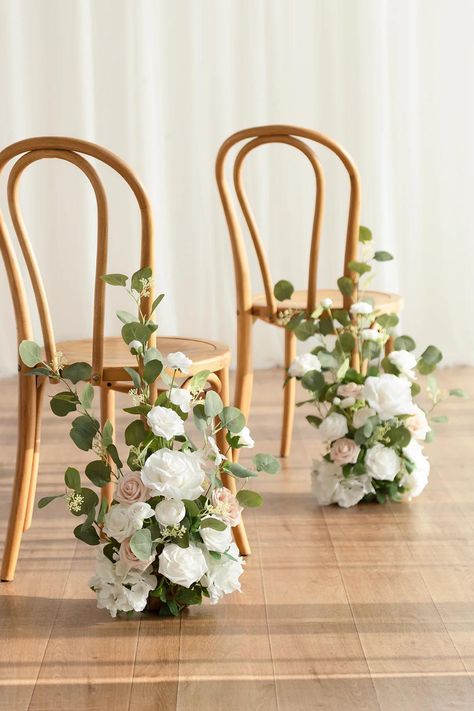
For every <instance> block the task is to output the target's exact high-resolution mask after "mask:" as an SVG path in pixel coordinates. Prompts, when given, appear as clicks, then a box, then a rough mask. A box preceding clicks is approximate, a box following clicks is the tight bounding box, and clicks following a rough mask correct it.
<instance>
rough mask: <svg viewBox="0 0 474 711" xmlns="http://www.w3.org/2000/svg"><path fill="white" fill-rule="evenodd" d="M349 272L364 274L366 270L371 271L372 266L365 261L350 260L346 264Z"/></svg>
mask: <svg viewBox="0 0 474 711" xmlns="http://www.w3.org/2000/svg"><path fill="white" fill-rule="evenodd" d="M347 266H348V267H349V269H350V270H351V272H356V273H357V274H360V275H362V274H366V273H367V272H370V271H372V267H371V266H370V264H367V262H356V261H351V262H349V263H348V265H347Z"/></svg>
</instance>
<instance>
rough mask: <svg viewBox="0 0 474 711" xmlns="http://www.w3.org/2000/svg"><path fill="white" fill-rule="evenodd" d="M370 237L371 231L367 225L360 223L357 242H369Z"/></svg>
mask: <svg viewBox="0 0 474 711" xmlns="http://www.w3.org/2000/svg"><path fill="white" fill-rule="evenodd" d="M371 239H372V232H371V231H370V230H369V228H368V227H364V226H363V225H361V226H360V227H359V242H370V240H371Z"/></svg>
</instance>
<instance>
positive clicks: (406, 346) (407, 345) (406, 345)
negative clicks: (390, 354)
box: [393, 336, 416, 351]
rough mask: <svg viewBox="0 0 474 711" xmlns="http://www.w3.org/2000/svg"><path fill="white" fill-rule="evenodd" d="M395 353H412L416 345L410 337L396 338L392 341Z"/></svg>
mask: <svg viewBox="0 0 474 711" xmlns="http://www.w3.org/2000/svg"><path fill="white" fill-rule="evenodd" d="M393 345H394V348H395V350H396V351H414V350H415V348H416V343H415V341H414V340H413V338H412V337H411V336H398V337H397V338H396V339H395V341H394V344H393Z"/></svg>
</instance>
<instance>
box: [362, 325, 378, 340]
mask: <svg viewBox="0 0 474 711" xmlns="http://www.w3.org/2000/svg"><path fill="white" fill-rule="evenodd" d="M360 335H361V336H362V340H363V341H378V340H380V331H377V329H376V328H364V329H363V330H362V332H361V334H360Z"/></svg>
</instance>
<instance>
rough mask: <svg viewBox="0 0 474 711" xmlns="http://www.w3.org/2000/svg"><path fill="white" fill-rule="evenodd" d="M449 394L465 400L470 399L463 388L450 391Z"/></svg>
mask: <svg viewBox="0 0 474 711" xmlns="http://www.w3.org/2000/svg"><path fill="white" fill-rule="evenodd" d="M449 394H450V395H451V396H452V397H462V398H464V399H465V400H467V399H468V398H469V396H468V394H467V393H466V392H465V391H464V390H462V388H452V390H450V391H449Z"/></svg>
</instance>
